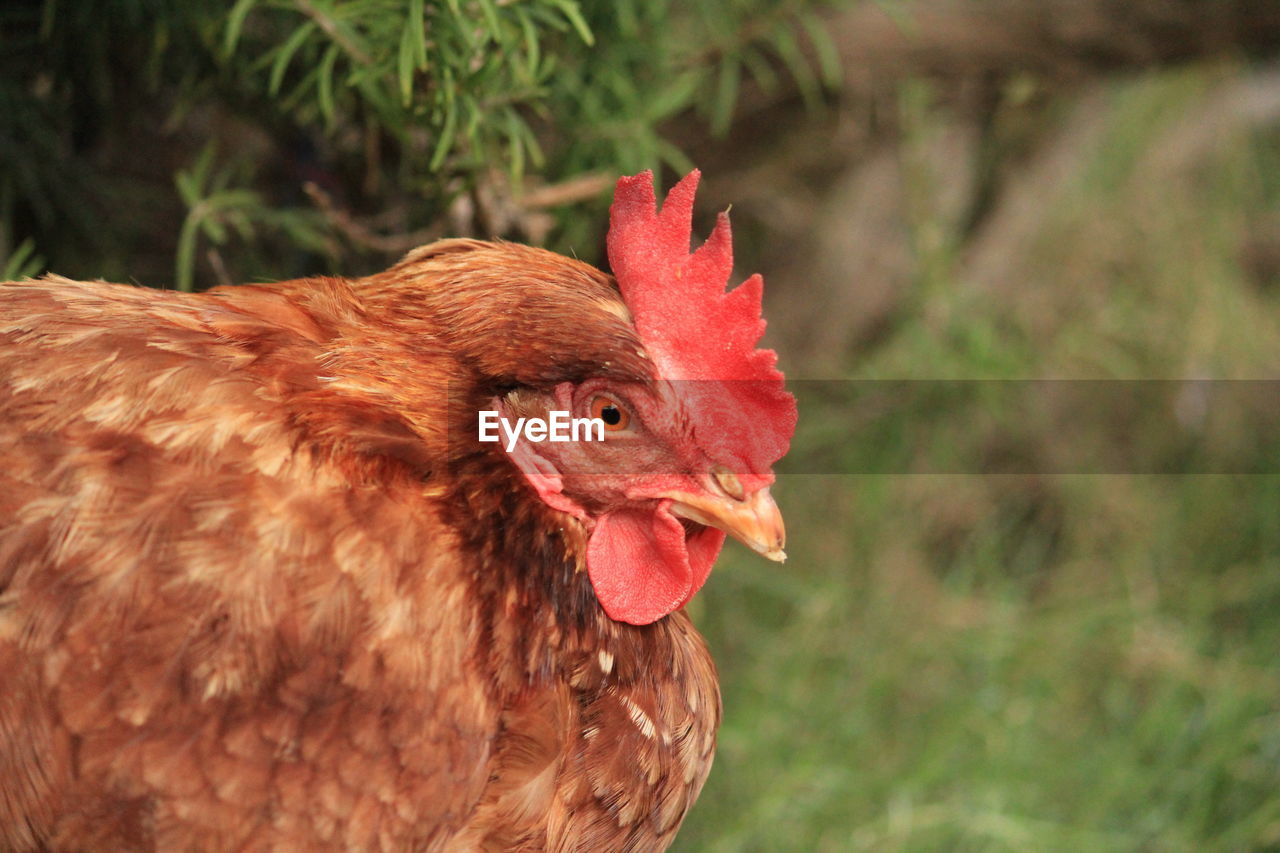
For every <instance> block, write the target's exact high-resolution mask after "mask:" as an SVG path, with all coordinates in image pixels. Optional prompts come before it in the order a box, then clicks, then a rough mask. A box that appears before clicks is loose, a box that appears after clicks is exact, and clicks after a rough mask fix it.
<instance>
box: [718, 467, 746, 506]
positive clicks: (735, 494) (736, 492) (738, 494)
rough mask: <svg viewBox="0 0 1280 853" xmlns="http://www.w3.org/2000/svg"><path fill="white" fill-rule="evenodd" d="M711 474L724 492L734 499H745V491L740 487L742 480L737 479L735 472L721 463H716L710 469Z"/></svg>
mask: <svg viewBox="0 0 1280 853" xmlns="http://www.w3.org/2000/svg"><path fill="white" fill-rule="evenodd" d="M711 476H713V477H715V480H716V484H717V485H718V486H720V488H721V489H723V490H724V493H725V494H726V495H728V496H729V497H731V498H733V499H734V500H735V501H740V500H744V499H746V497H747V493H746V491H744V490H743V488H742V481H740V480H739V479H738V475H737V474H735V473H733V472H732V471H730V470H729V469H728V468H726V467H724V466H723V465H716V466H715V467H714V468H712V469H711Z"/></svg>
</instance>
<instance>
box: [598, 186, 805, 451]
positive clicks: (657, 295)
mask: <svg viewBox="0 0 1280 853" xmlns="http://www.w3.org/2000/svg"><path fill="white" fill-rule="evenodd" d="M700 176H701V173H700V172H698V171H697V170H696V169H695V170H694V171H692V172H690V173H689V174H688V175H685V177H684V178H683V179H682V180H681V181H680V182H679V183H678V184H676V185H675V187H673V188H672V190H671V192H670V193H668V194H667V198H666V201H665V202H663V205H662V211H661V212H659V211H658V210H657V199H656V198H655V197H654V192H653V173H652V172H649V171H644V172H641V173H640V174H638V175H635V176H633V177H624V178H620V179H619V180H618V186H617V189H616V190H615V191H614V196H613V206H612V208H610V211H609V237H608V246H609V263H610V265H611V266H612V267H613V274H614V276H615V277H616V278H617V280H618V288H619V289H620V290H621V291H622V298H623V301H624V302H626V304H627V307H628V308H630V309H631V313H632V316H633V318H634V320H635V326H636V331H637V332H638V333H639V336H640V341H641V342H642V343H643V344H644V347H645V349H646V351H647V352H648V354H649V358H650V360H652V361H653V363H654V364H655V365H656V366H657V368H658V375H659V377H660V378H663V379H669V380H702V381H694V382H683V383H680V384H681V388H682V391H684V392H686V393H684V394H682V396H685V397H686V398H687V400H688V402H689V403H690V405H691V409H692V410H693V412H694V414H695V418H694V421H695V424H694V428H695V431H696V432H697V433H698V434H699V443H700V444H702V445H703V446H704V447H705V446H707V445H709V444H710V445H713V446H716V447H719V448H722V449H723V450H724V451H725V452H724V453H722V454H718V455H721V456H728V457H731V458H732V459H733V461H737V462H739V463H740V465H741V466H744V467H741V468H740V470H739V473H748V474H762V475H763V474H768V472H769V469H770V468H771V467H772V466H773V463H774V462H776V461H778V459H780V458H782V456H783V455H784V454H785V453H786V452H787V447H788V445H789V444H790V442H791V435H792V433H794V432H795V425H796V404H795V399H794V398H793V397H792V396H791V395H790V394H788V393H787V392H786V391H785V390H783V384H782V383H783V376H782V373H781V372H780V371H779V370H778V369H777V367H776V366H775V365H776V364H777V360H778V357H777V354H776V353H775V352H774V351H773V350H767V349H756V348H755V346H756V342H757V341H759V340H760V336H761V335H763V334H764V328H765V321H764V319H763V318H762V317H761V316H760V299H761V296H762V295H763V292H764V281H763V279H761V278H760V276H759V275H753V276H751V277H750V278H749V279H747V280H746V281H745V282H743V283H742V284H740V285H739V286H738V287H735V288H734V289H733V290H730V291H728V292H726V291H725V287H726V285H728V283H729V276H730V274H731V273H732V272H733V245H732V237H731V234H730V230H729V216H728V214H727V213H721V214H720V217H719V219H718V221H717V222H716V227H715V229H714V230H713V231H712V232H711V236H710V237H708V238H707V241H706V242H705V243H703V244H702V246H701V247H699V248H698V250H697V251H695V252H693V253H692V254H690V253H689V245H690V239H691V236H692V223H693V196H694V192H695V191H696V190H697V188H698V179H699V177H700ZM708 380H710V381H708ZM721 461H724V462H729V461H730V459H723V460H721Z"/></svg>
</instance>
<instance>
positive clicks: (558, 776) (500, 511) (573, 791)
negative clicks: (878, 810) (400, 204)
mask: <svg viewBox="0 0 1280 853" xmlns="http://www.w3.org/2000/svg"><path fill="white" fill-rule="evenodd" d="M697 182H698V175H697V173H696V172H695V173H693V174H691V175H689V176H688V177H686V178H685V179H684V180H683V181H681V182H680V183H679V184H678V185H677V186H676V187H675V188H674V189H673V190H672V191H671V193H670V194H669V196H668V197H667V200H666V201H665V203H664V204H663V206H662V209H661V212H660V213H659V212H658V211H657V205H656V200H655V198H654V193H653V187H652V176H651V175H650V174H648V173H643V174H641V175H638V176H635V177H630V178H623V179H621V180H620V181H619V183H618V188H617V192H616V194H615V199H614V204H613V208H612V211H611V223H610V231H609V239H608V251H609V259H610V263H611V265H612V268H613V271H614V274H615V276H616V280H615V278H612V277H610V276H608V275H606V274H604V273H602V272H600V271H598V270H596V269H594V268H592V267H590V266H588V265H586V264H583V263H580V262H577V261H575V260H570V259H567V258H564V257H561V256H558V255H555V254H552V253H550V252H547V251H544V250H540V249H534V248H529V247H525V246H520V245H514V244H508V243H487V242H480V241H476V240H445V241H442V242H437V243H433V244H431V245H428V246H424V247H422V248H420V249H418V250H416V251H414V252H411V253H410V254H409V255H408V256H407V257H405V258H404V259H403V260H402V261H401V262H400V263H399V264H397V265H396V266H394V267H393V268H391V269H390V270H388V271H386V272H383V273H380V274H377V275H373V276H369V277H367V278H363V279H354V280H347V279H341V278H310V279H303V280H296V281H285V282H279V283H276V284H270V285H254V286H249V285H245V286H239V287H231V288H217V289H214V290H212V291H209V292H208V293H205V294H198V295H192V294H182V293H174V292H158V291H153V290H145V289H141V288H135V287H128V286H123V285H115V284H106V283H102V282H76V281H70V280H67V279H62V278H58V277H53V276H50V277H47V278H45V279H42V280H39V281H26V282H18V283H8V284H3V285H0V849H2V850H5V851H35V850H42V851H43V850H55V851H105V850H111V851H141V850H166V851H189V850H190V851H213V850H216V851H222V850H237V851H259V850H264V851H265V850H290V851H293V850H299V851H300V850H369V851H374V850H385V851H409V850H415V851H416V850H432V851H438V850H439V851H470V850H492V851H498V850H503V851H506V850H513V851H535V850H556V851H618V850H626V851H650V850H662V849H665V848H666V847H667V846H668V845H669V844H670V843H671V841H672V839H673V837H674V835H675V833H676V830H677V829H678V827H679V825H680V823H681V821H682V819H683V818H684V816H685V814H686V812H687V811H688V809H689V807H690V806H691V805H692V803H693V802H694V800H695V799H696V798H697V796H698V793H699V790H700V789H701V788H702V785H703V782H704V780H705V779H706V777H707V773H708V770H709V768H710V764H711V760H712V754H713V750H714V743H715V734H716V728H717V726H718V723H719V720H720V697H719V690H718V687H717V684H716V676H715V669H714V666H713V663H712V661H711V658H710V656H709V654H708V651H707V648H706V646H705V645H704V643H703V641H702V639H701V638H700V637H699V635H698V634H697V632H696V631H695V630H694V628H693V626H692V625H691V623H690V620H689V619H688V617H687V616H686V615H685V613H684V611H683V609H682V608H683V606H684V605H685V604H686V603H687V602H688V601H689V599H690V598H691V597H692V596H693V595H694V593H695V592H697V590H698V589H699V588H700V587H701V586H702V584H703V582H704V581H705V580H706V578H707V574H708V572H709V571H710V569H711V565H712V563H713V562H714V560H715V559H716V557H717V555H718V553H719V551H720V548H721V545H722V543H723V542H724V540H725V536H726V533H727V534H730V535H733V536H735V537H737V538H739V539H741V540H742V541H744V542H745V543H747V544H748V545H749V546H750V547H752V548H753V549H755V550H756V551H758V552H760V553H762V554H764V555H765V556H767V557H771V558H774V559H781V557H782V551H781V549H782V546H783V527H782V520H781V516H780V514H779V512H778V509H777V506H776V505H775V503H774V502H773V500H772V498H771V497H770V494H769V485H770V483H771V482H772V481H773V474H772V473H771V469H772V466H773V464H774V463H775V462H776V461H777V460H778V459H779V458H780V457H781V456H782V455H783V454H784V453H785V452H786V450H787V445H788V443H789V441H790V437H791V434H792V432H793V430H794V426H795V419H796V412H795V404H794V401H793V400H792V398H791V397H790V396H789V395H788V394H787V393H786V392H785V391H784V389H783V386H782V375H781V374H780V373H779V372H778V371H777V369H776V367H775V356H774V354H773V353H772V352H770V351H767V350H757V349H755V345H756V342H757V341H758V339H759V337H760V335H761V333H762V332H763V328H764V323H763V321H762V320H761V318H760V296H761V282H760V279H759V278H758V277H753V278H752V279H750V280H748V281H747V282H746V283H744V284H742V285H740V286H738V287H736V288H734V289H732V290H730V291H728V292H727V293H726V291H725V285H726V283H727V281H728V277H729V274H730V271H731V267H732V259H731V248H730V232H729V225H728V220H727V218H726V217H725V216H724V215H723V214H722V215H721V218H720V221H719V223H718V225H717V226H716V228H715V230H714V231H713V233H712V235H711V236H710V238H709V239H708V240H707V242H706V244H705V245H704V246H703V247H702V248H700V249H699V250H698V251H697V252H695V253H693V254H690V253H689V242H690V223H691V211H692V206H693V196H694V190H695V188H696V186H697ZM557 411H559V412H569V413H571V414H572V415H573V416H574V417H581V418H591V419H593V420H592V421H590V422H588V423H589V424H597V426H596V432H597V435H596V436H595V438H597V439H599V440H587V438H590V437H591V436H589V435H588V436H586V437H582V438H580V440H578V441H576V442H575V441H569V442H550V441H542V442H539V441H535V440H534V439H536V438H537V435H536V434H534V433H533V432H532V431H530V430H526V431H524V432H522V433H519V434H518V435H517V437H516V438H515V440H514V441H510V442H509V441H507V440H506V437H507V434H506V433H504V435H503V438H504V440H503V441H499V442H488V441H481V440H480V430H479V424H480V413H481V412H494V413H497V416H500V417H501V418H503V419H505V420H506V421H507V422H508V423H519V421H518V419H519V418H520V417H526V418H533V417H542V418H549V417H550V416H551V413H552V412H557ZM508 431H509V432H510V430H508Z"/></svg>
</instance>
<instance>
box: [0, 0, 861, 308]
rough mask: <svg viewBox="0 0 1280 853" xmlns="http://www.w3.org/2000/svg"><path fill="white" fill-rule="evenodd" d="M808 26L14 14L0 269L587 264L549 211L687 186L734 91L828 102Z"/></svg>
mask: <svg viewBox="0 0 1280 853" xmlns="http://www.w3.org/2000/svg"><path fill="white" fill-rule="evenodd" d="M818 5H819V4H818V2H817V0H692V2H675V0H656V2H655V1H651V0H618V2H614V0H526V2H520V3H511V2H503V0H439V2H430V3H428V2H426V0H238V2H235V3H234V4H232V5H230V6H228V4H224V3H214V2H210V1H209V0H196V2H178V0H78V2H65V0H64V1H63V2H59V0H11V2H9V3H6V4H5V6H4V8H3V10H0V36H2V37H3V43H4V48H5V49H4V51H3V53H2V54H0V115H2V116H4V118H3V120H2V121H3V125H2V126H0V225H2V226H3V227H0V267H5V268H7V269H16V270H17V271H19V272H29V271H30V269H29V267H30V266H31V263H30V261H32V260H33V259H34V258H35V256H36V255H37V254H38V255H39V256H42V257H43V258H45V259H47V261H48V263H49V265H50V266H53V267H56V268H58V269H59V270H60V271H62V272H65V273H68V274H73V275H74V274H81V275H90V276H97V275H107V276H138V275H142V274H146V275H148V276H151V275H155V274H157V272H158V271H160V270H168V269H172V270H173V273H172V276H173V278H174V279H175V280H176V282H177V284H178V285H179V286H180V287H183V288H190V287H192V286H194V285H195V284H197V283H198V284H201V285H207V284H211V283H214V282H216V281H220V280H238V278H237V277H238V276H244V277H264V276H268V277H280V276H287V275H290V274H295V273H300V272H303V271H315V270H314V267H315V266H316V265H317V261H316V258H315V256H316V255H322V256H327V257H328V258H329V259H330V264H331V265H334V264H336V261H337V259H338V258H339V256H342V266H343V268H344V269H346V270H348V271H351V267H352V266H370V267H373V266H378V265H380V264H384V263H385V262H386V260H387V257H388V256H394V255H395V254H398V253H400V252H402V251H404V250H405V249H407V248H409V247H410V246H412V245H414V244H416V243H420V242H423V241H425V240H426V239H429V238H431V237H434V236H440V235H441V234H443V233H444V232H445V231H448V232H449V233H452V234H480V235H503V234H506V235H511V236H515V237H518V238H522V239H526V240H532V241H534V242H543V241H546V240H548V239H549V240H550V241H551V242H552V243H556V244H559V245H568V244H570V243H572V244H573V245H574V246H575V247H577V248H578V249H579V250H581V248H582V246H583V243H584V241H585V243H586V245H587V247H588V251H587V253H588V254H590V247H591V246H592V245H593V242H594V239H595V238H596V237H597V235H596V234H595V233H594V232H593V231H592V230H591V229H593V228H595V227H596V225H595V224H579V225H576V226H574V225H571V224H570V222H571V221H576V222H578V223H595V222H596V220H597V219H598V218H597V217H583V216H578V217H565V218H563V219H560V218H557V216H556V213H557V212H559V211H562V210H563V209H564V206H565V205H567V204H572V203H575V202H580V201H583V200H587V199H589V200H591V201H592V202H593V203H597V204H598V203H599V202H600V200H601V198H602V197H603V196H604V195H606V193H605V190H606V189H607V187H608V177H611V176H616V175H617V174H618V173H620V172H634V171H636V170H639V169H642V168H645V167H658V166H662V165H667V166H671V167H673V168H675V169H680V170H684V169H688V168H690V166H691V162H690V160H689V158H688V157H687V156H686V155H685V153H684V152H682V151H681V150H680V149H679V148H678V147H677V146H676V145H675V144H674V143H673V142H672V141H671V140H670V138H669V135H668V133H667V132H666V127H667V123H668V122H669V120H671V119H673V118H674V117H678V116H684V117H692V118H696V119H697V120H699V121H701V122H703V123H705V124H706V125H708V126H710V127H712V128H714V129H717V130H723V129H725V128H726V127H727V126H728V123H729V121H730V118H731V117H732V114H733V111H734V105H735V103H736V101H737V97H738V90H739V86H740V83H741V82H742V80H743V79H744V78H745V79H750V80H752V81H754V82H755V84H757V85H761V86H766V87H768V86H778V85H782V84H784V83H785V84H787V85H790V86H794V87H797V88H798V89H799V90H800V91H801V92H803V93H807V94H808V95H810V96H816V95H817V94H818V93H819V91H820V89H821V85H822V84H821V83H820V82H819V81H820V80H822V81H825V82H826V83H832V82H833V81H834V80H835V78H836V73H837V70H836V61H835V59H834V52H833V51H832V49H831V47H830V45H829V44H828V43H827V41H826V37H825V36H824V35H823V30H822V28H821V27H820V26H819V25H818V24H817V20H816V18H815V17H814V15H815V8H816V7H817V6H818ZM534 175H536V176H537V180H532V179H531V178H532V176H534ZM575 178H576V179H577V180H575V181H572V182H571V183H569V184H565V185H561V182H564V181H566V180H569V179H575ZM548 183H552V184H555V185H556V187H557V189H553V190H547V189H546V186H545V185H546V184H548ZM537 186H542V187H543V191H542V192H541V193H538V192H536V191H535V192H532V193H527V192H526V190H528V189H531V188H534V187H537ZM175 188H176V190H177V191H178V192H177V193H176V194H175V192H174V190H175ZM176 218H177V219H184V220H185V225H183V226H181V227H179V223H178V222H175V219H176ZM179 231H180V232H181V239H180V240H179V239H178V238H177V234H178V232H179ZM28 241H30V242H28ZM228 244H234V247H235V251H234V252H228V253H226V255H225V256H224V255H223V254H222V253H221V252H219V251H218V248H219V247H222V246H225V245H228ZM23 246H26V247H27V248H26V249H24V250H23V251H24V258H25V259H26V261H24V262H23V263H16V264H15V263H14V262H13V261H12V260H11V258H12V257H13V256H14V254H15V253H16V252H17V251H18V249H19V248H20V247H23ZM211 249H212V251H210V250H211ZM300 252H302V253H303V254H301V255H300V254H299V253H300ZM233 255H234V257H235V259H236V261H235V264H234V265H233V264H232V262H231V261H230V260H229V258H230V257H231V256H233ZM352 256H354V257H352ZM166 277H167V276H166ZM153 283H155V282H153Z"/></svg>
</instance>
